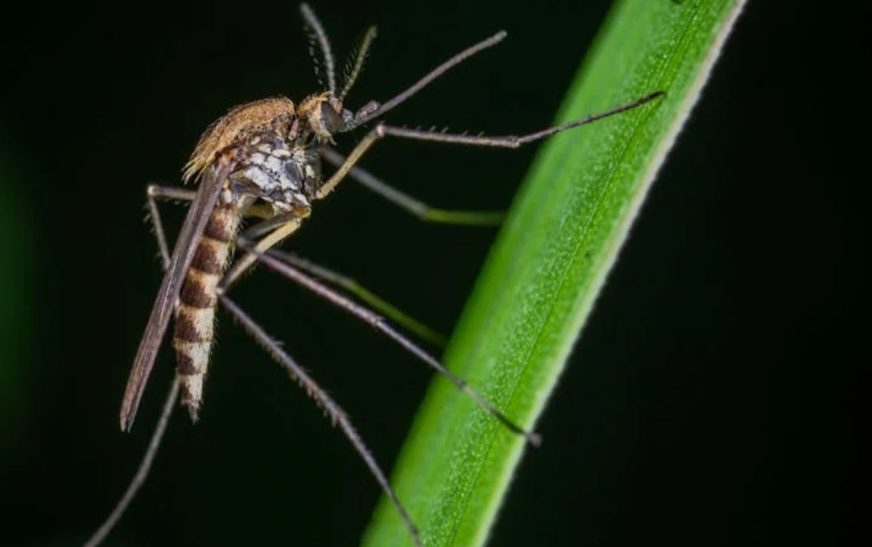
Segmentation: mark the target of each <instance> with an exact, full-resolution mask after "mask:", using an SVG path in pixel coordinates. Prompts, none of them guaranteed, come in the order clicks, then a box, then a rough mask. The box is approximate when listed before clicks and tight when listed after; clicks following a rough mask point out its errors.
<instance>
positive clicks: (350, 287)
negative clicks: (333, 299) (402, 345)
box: [267, 249, 445, 346]
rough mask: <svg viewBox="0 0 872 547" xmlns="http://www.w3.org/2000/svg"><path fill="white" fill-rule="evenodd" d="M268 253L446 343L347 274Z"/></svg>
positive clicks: (434, 340) (288, 255) (280, 253)
mask: <svg viewBox="0 0 872 547" xmlns="http://www.w3.org/2000/svg"><path fill="white" fill-rule="evenodd" d="M267 254H270V255H272V256H275V257H276V258H278V259H279V260H281V261H282V262H285V263H286V264H290V265H291V266H293V267H295V268H297V269H300V270H302V271H304V272H307V273H309V274H311V275H314V276H315V277H318V278H320V279H323V280H324V281H327V282H328V283H332V284H333V285H335V286H337V287H341V288H342V289H344V290H346V291H348V292H349V293H351V294H353V295H354V296H356V297H357V298H360V299H361V300H362V301H364V302H366V303H367V304H368V305H369V306H370V307H372V308H373V309H375V310H377V311H378V312H379V313H383V314H384V315H385V316H386V317H389V318H390V319H392V320H393V321H395V322H396V323H397V324H399V325H401V326H402V327H405V328H406V329H408V330H409V331H411V332H414V333H415V334H417V335H418V336H419V337H421V338H422V339H423V340H426V341H428V342H430V343H431V344H433V345H436V346H444V345H445V336H444V335H442V334H440V333H438V332H436V331H434V330H433V329H431V328H430V327H428V326H427V325H425V324H423V323H421V322H420V321H418V320H417V319H415V318H414V317H411V316H410V315H408V314H406V313H405V312H403V311H402V310H400V309H398V308H397V307H395V306H393V305H392V304H390V303H389V302H387V301H386V300H384V299H382V298H381V297H380V296H378V295H377V294H374V293H372V292H371V291H369V290H368V289H367V288H366V287H364V286H363V285H361V284H360V283H358V282H357V281H356V280H354V279H353V278H351V277H348V276H347V275H344V274H342V273H339V272H337V271H334V270H330V269H328V268H325V267H324V266H320V265H318V264H315V263H314V262H311V261H310V260H307V259H305V258H302V257H300V256H298V255H295V254H291V253H287V252H283V251H278V250H275V249H273V250H271V251H268V252H267Z"/></svg>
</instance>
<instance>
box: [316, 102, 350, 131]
mask: <svg viewBox="0 0 872 547" xmlns="http://www.w3.org/2000/svg"><path fill="white" fill-rule="evenodd" d="M320 114H321V116H320V118H321V125H322V126H323V127H324V129H326V130H327V132H328V133H330V134H333V133H336V132H337V131H340V130H341V129H342V128H343V127H344V126H345V123H344V122H343V121H342V117H341V116H340V115H339V113H338V112H336V110H334V109H333V107H332V106H330V104H329V103H327V102H326V101H325V102H323V103H321V112H320Z"/></svg>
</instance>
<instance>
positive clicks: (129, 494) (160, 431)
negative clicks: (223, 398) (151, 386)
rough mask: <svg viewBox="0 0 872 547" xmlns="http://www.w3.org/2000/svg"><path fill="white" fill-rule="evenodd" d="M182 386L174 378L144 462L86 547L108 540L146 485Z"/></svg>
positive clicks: (176, 378)
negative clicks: (144, 484)
mask: <svg viewBox="0 0 872 547" xmlns="http://www.w3.org/2000/svg"><path fill="white" fill-rule="evenodd" d="M180 385H181V382H180V381H179V377H178V376H176V377H175V378H173V385H172V386H170V392H169V393H168V394H167V399H166V401H165V402H164V406H163V410H161V413H160V419H159V420H158V422H157V426H155V428H154V433H152V434H151V440H150V441H149V442H148V448H146V450H145V455H143V457H142V461H141V462H140V463H139V467H138V468H137V469H136V473H135V474H134V475H133V478H132V479H131V480H130V484H129V485H128V486H127V490H125V491H124V495H123V496H121V499H120V500H118V503H117V504H116V505H115V509H113V510H112V512H111V513H110V514H109V516H108V517H107V518H106V520H105V521H103V524H101V525H100V528H98V529H97V531H96V532H94V535H92V536H91V538H90V539H88V541H87V542H86V543H85V547H96V546H97V545H100V544H101V543H102V542H103V540H104V539H106V536H107V535H109V532H111V531H112V528H114V527H115V525H116V524H118V521H119V520H121V517H122V516H123V515H124V513H125V511H127V507H128V506H129V505H130V502H132V501H133V498H134V497H136V493H137V492H139V489H140V487H142V485H143V483H145V479H147V478H148V472H149V471H151V464H152V463H154V458H155V456H157V451H158V449H159V448H160V443H161V440H162V439H163V436H164V432H166V429H167V424H168V423H169V421H170V415H171V414H172V413H173V409H174V408H175V407H176V400H177V399H178V398H179V387H180Z"/></svg>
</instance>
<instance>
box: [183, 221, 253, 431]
mask: <svg viewBox="0 0 872 547" xmlns="http://www.w3.org/2000/svg"><path fill="white" fill-rule="evenodd" d="M238 227H239V210H238V209H237V208H236V207H235V206H234V205H218V206H217V207H215V210H214V211H212V214H211V215H210V216H209V221H208V223H207V224H206V228H205V230H204V231H203V237H202V238H201V239H200V243H199V244H198V246H197V250H196V253H195V254H194V259H193V260H192V262H191V267H190V269H189V270H188V273H187V274H186V276H185V281H184V283H183V285H182V290H181V292H180V293H179V307H178V310H177V311H176V323H175V330H174V332H173V348H175V350H176V371H177V373H178V374H179V377H180V379H181V384H182V404H183V405H185V406H186V407H188V412H189V413H190V415H191V419H192V420H194V421H196V420H197V415H198V413H199V410H200V404H201V403H202V400H203V381H204V380H205V377H206V371H207V370H208V368H209V354H210V352H211V349H212V341H213V340H214V327H215V305H216V304H217V302H218V296H217V294H216V292H215V289H216V287H217V286H218V282H219V281H220V280H221V277H222V276H223V275H224V270H225V269H226V268H227V264H228V262H229V258H230V248H231V246H230V242H231V241H232V240H233V238H234V236H235V235H236V230H237V228H238Z"/></svg>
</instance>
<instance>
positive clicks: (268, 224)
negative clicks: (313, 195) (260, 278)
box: [218, 209, 309, 292]
mask: <svg viewBox="0 0 872 547" xmlns="http://www.w3.org/2000/svg"><path fill="white" fill-rule="evenodd" d="M307 216H309V209H301V210H300V211H295V212H291V213H286V214H282V215H276V216H274V217H272V218H268V219H266V220H264V221H262V222H259V223H258V224H255V225H254V226H252V227H251V228H249V229H248V230H246V233H247V234H252V235H253V237H259V236H260V235H261V234H266V235H265V236H263V238H261V239H259V240H258V242H257V244H256V245H255V246H254V247H253V248H252V249H251V250H249V251H248V252H246V253H245V254H244V255H243V256H241V257H240V258H238V259H237V260H236V262H234V263H233V265H232V266H231V267H230V269H229V270H228V271H227V273H226V274H225V275H224V278H223V279H221V283H220V284H219V285H218V290H219V292H223V291H226V290H227V289H228V288H230V286H231V285H233V283H235V282H236V280H237V279H239V277H240V276H241V275H242V274H243V273H245V272H246V271H248V269H249V268H251V266H253V265H254V264H255V263H256V262H257V256H256V253H263V252H266V251H267V250H269V249H270V248H272V247H273V246H275V245H277V244H278V243H279V242H280V241H282V240H283V239H285V238H286V237H288V236H290V235H291V234H293V233H294V232H296V231H297V229H298V228H299V227H300V224H302V222H303V220H304V219H305V218H306V217H307Z"/></svg>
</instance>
